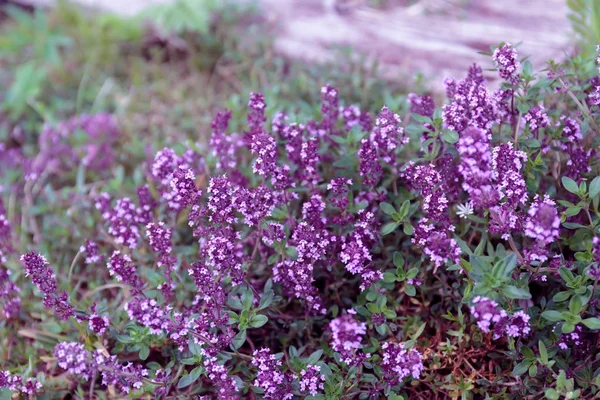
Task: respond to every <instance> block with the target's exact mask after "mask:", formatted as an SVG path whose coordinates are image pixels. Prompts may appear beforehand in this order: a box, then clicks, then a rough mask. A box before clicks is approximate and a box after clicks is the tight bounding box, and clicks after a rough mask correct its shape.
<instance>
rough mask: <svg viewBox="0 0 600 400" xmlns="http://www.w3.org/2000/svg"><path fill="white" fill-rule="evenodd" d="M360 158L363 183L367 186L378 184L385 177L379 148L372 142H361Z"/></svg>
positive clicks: (365, 140) (366, 140)
mask: <svg viewBox="0 0 600 400" xmlns="http://www.w3.org/2000/svg"><path fill="white" fill-rule="evenodd" d="M358 158H359V161H360V165H359V173H360V176H362V177H363V183H364V184H365V185H374V184H376V183H377V181H378V180H379V178H381V176H382V175H383V170H382V169H381V164H379V157H378V156H377V148H376V147H375V145H374V144H373V143H372V142H371V140H369V139H363V140H361V142H360V149H359V150H358Z"/></svg>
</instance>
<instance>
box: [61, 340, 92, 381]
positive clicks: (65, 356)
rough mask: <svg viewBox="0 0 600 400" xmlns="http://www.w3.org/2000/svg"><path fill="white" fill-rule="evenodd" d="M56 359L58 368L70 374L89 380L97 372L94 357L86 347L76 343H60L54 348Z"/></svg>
mask: <svg viewBox="0 0 600 400" xmlns="http://www.w3.org/2000/svg"><path fill="white" fill-rule="evenodd" d="M53 353H54V358H56V361H57V363H58V366H59V367H61V368H62V369H64V370H66V371H67V372H68V373H69V374H71V375H75V376H78V377H82V378H83V379H84V380H86V381H87V380H89V379H90V377H91V376H92V375H93V373H94V370H95V365H94V361H93V360H92V355H91V353H90V352H89V351H87V350H86V349H85V347H84V346H83V345H82V344H80V343H76V342H60V343H58V344H57V345H56V346H54V351H53Z"/></svg>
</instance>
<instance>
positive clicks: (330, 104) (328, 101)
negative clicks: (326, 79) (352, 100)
mask: <svg viewBox="0 0 600 400" xmlns="http://www.w3.org/2000/svg"><path fill="white" fill-rule="evenodd" d="M321 115H322V116H323V119H322V121H321V127H322V128H323V130H325V131H326V132H327V133H329V134H332V133H333V128H334V127H335V124H336V123H337V120H338V116H339V104H338V91H337V89H336V88H334V87H332V86H331V85H329V84H327V85H325V86H323V87H322V88H321Z"/></svg>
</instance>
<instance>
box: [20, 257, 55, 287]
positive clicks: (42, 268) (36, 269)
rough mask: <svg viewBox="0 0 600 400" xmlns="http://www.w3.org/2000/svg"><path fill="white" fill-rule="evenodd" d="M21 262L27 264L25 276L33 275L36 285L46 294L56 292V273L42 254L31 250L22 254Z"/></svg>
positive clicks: (32, 278)
mask: <svg viewBox="0 0 600 400" xmlns="http://www.w3.org/2000/svg"><path fill="white" fill-rule="evenodd" d="M21 262H22V263H23V265H24V266H25V276H29V277H31V280H32V282H33V284H34V285H35V286H37V288H38V289H39V290H40V292H42V293H43V294H45V295H50V294H54V293H56V291H57V290H58V286H57V284H56V275H55V274H54V271H53V270H52V268H50V267H49V266H48V260H46V257H44V256H43V255H41V254H37V253H34V252H29V253H27V254H23V255H22V256H21Z"/></svg>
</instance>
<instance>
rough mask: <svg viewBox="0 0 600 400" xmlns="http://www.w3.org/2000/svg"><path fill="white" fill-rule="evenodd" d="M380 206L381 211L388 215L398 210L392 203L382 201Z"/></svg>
mask: <svg viewBox="0 0 600 400" xmlns="http://www.w3.org/2000/svg"><path fill="white" fill-rule="evenodd" d="M379 208H381V211H383V213H384V214H387V215H392V214H393V213H395V212H396V209H395V208H394V206H393V205H391V204H390V203H381V204H379Z"/></svg>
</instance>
